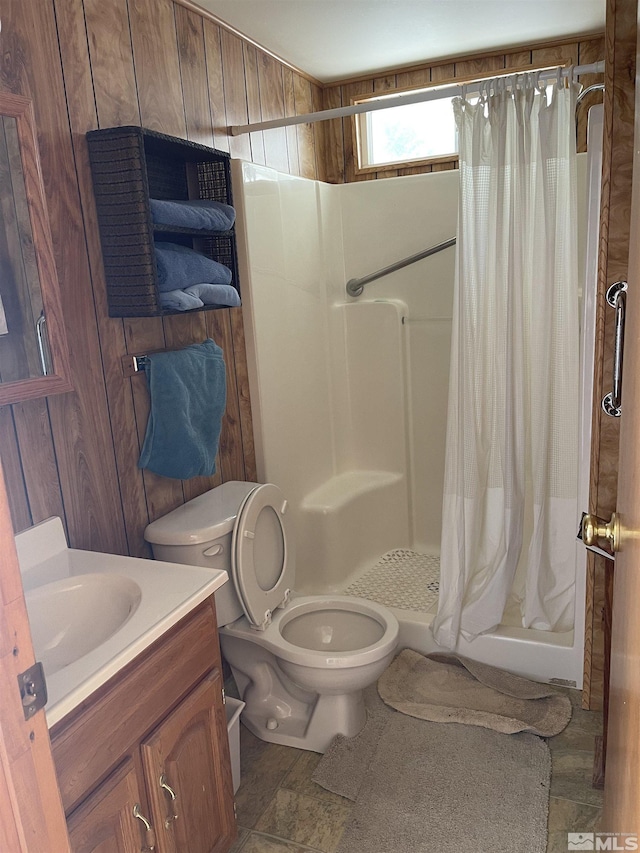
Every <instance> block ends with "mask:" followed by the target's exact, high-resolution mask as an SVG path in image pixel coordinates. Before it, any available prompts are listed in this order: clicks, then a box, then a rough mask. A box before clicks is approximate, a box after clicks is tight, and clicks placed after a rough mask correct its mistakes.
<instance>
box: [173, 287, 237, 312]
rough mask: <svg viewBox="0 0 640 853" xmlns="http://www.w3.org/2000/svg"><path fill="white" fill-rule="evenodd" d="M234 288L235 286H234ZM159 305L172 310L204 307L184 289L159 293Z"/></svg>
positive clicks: (192, 294)
mask: <svg viewBox="0 0 640 853" xmlns="http://www.w3.org/2000/svg"><path fill="white" fill-rule="evenodd" d="M229 286H230V285H223V284H210V285H209V287H229ZM234 290H235V288H234ZM159 296H160V305H162V307H163V308H169V309H171V310H172V311H193V310H194V309H195V308H204V302H203V301H202V299H199V298H198V296H197V294H195V293H187V291H186V290H168V291H167V292H166V293H160V294H159Z"/></svg>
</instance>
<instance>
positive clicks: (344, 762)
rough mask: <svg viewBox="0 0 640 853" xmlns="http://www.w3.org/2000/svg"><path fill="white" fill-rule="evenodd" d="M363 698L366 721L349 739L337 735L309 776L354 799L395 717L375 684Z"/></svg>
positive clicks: (335, 792) (365, 692)
mask: <svg viewBox="0 0 640 853" xmlns="http://www.w3.org/2000/svg"><path fill="white" fill-rule="evenodd" d="M364 698H365V705H366V706H367V722H366V723H365V726H364V728H363V729H362V731H361V732H360V733H359V734H357V735H356V736H355V737H351V738H349V737H344V736H343V735H337V737H335V738H334V739H333V740H332V741H331V745H330V746H329V749H328V750H327V751H326V752H325V754H324V755H323V756H322V761H321V762H320V764H319V765H318V766H317V767H316V769H315V772H314V774H313V776H312V777H311V778H312V780H313V781H314V782H317V784H318V785H321V786H322V787H323V788H326V789H327V791H332V792H333V793H334V794H339V795H340V796H341V797H346V798H347V799H348V800H353V801H355V800H356V799H357V797H358V792H359V791H360V787H361V785H362V782H363V780H364V778H365V777H366V774H367V769H368V767H369V765H370V763H371V760H372V758H373V755H374V753H375V751H376V749H377V748H378V743H379V741H380V738H381V737H382V733H383V731H384V730H385V728H386V726H387V723H388V722H389V720H390V719H391V718H392V717H397V716H398V714H397V712H396V711H394V710H393V708H389V707H388V706H387V705H385V704H384V702H383V701H382V699H380V697H379V696H378V691H377V689H376V685H375V684H372V685H371V687H368V688H367V689H366V690H365V691H364Z"/></svg>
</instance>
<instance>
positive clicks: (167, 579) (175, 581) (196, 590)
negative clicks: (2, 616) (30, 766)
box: [16, 518, 228, 728]
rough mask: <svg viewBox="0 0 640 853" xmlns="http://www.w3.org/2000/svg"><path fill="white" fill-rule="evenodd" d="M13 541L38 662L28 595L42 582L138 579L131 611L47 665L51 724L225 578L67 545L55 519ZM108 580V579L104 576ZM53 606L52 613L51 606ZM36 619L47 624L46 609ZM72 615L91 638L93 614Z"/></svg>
mask: <svg viewBox="0 0 640 853" xmlns="http://www.w3.org/2000/svg"><path fill="white" fill-rule="evenodd" d="M16 546H17V549H18V558H19V561H20V568H21V573H22V582H23V586H24V590H25V598H26V601H27V610H28V611H29V618H30V621H31V626H32V634H33V636H34V647H35V653H36V660H38V659H40V657H43V658H44V659H45V660H46V652H44V651H43V650H42V649H39V648H38V639H37V638H38V634H39V630H38V628H39V626H38V625H35V624H34V621H35V618H36V617H35V611H34V608H33V604H30V598H31V599H32V600H33V595H30V593H36V590H40V588H43V587H44V585H46V584H50V583H53V582H56V581H61V582H63V583H64V580H65V579H70V578H74V579H75V578H77V579H78V580H79V581H81V579H82V578H83V577H84V576H88V575H100V576H103V577H104V576H120V578H119V579H122V578H124V579H126V581H125V583H126V582H127V581H132V582H133V584H137V586H138V587H139V590H140V595H139V603H138V604H137V606H136V607H135V609H133V608H132V611H133V612H131V613H130V615H128V616H127V618H126V621H124V623H123V624H122V625H121V626H120V627H119V628H118V629H117V630H115V632H114V633H113V634H112V635H111V636H108V637H107V638H106V639H105V640H104V641H103V642H101V643H100V644H99V645H97V646H96V648H94V649H92V650H90V651H88V652H87V653H86V654H83V655H82V656H81V657H78V659H77V660H74V661H72V662H71V663H69V664H67V665H66V666H63V667H62V668H60V669H58V671H56V672H52V673H48V672H47V667H46V663H45V664H44V668H45V676H46V681H47V691H48V701H47V704H46V706H45V709H46V714H47V724H48V726H49V728H51V727H52V726H53V725H54V724H55V723H57V722H59V721H60V720H61V719H62V718H63V717H65V716H66V715H67V714H68V713H69V712H70V711H72V710H73V709H74V708H75V707H76V706H77V705H79V704H80V703H81V702H82V701H83V700H84V699H86V698H87V697H88V696H90V695H91V694H92V693H93V692H94V691H95V690H97V689H98V688H99V687H101V686H102V685H103V684H104V683H105V682H106V681H108V679H109V678H111V677H112V676H113V675H115V674H116V673H117V672H118V671H119V670H120V669H122V668H123V667H124V666H126V664H128V663H129V662H130V661H132V660H133V659H134V658H135V657H137V655H139V654H140V653H141V652H143V651H144V650H145V649H146V648H148V646H150V645H151V644H152V643H153V642H155V640H157V639H158V638H159V637H161V636H162V634H164V633H165V632H166V631H168V630H169V629H170V628H171V627H173V625H175V624H176V623H177V622H179V621H180V619H182V618H183V617H184V616H186V615H187V614H188V613H189V612H190V611H191V610H193V609H194V608H195V607H197V605H198V604H200V603H201V602H203V601H204V600H205V599H207V598H208V597H209V596H211V595H213V593H214V592H215V591H216V590H217V589H219V588H220V587H221V586H222V585H223V584H224V583H225V582H226V581H227V579H228V576H227V573H226V572H224V571H220V570H209V569H204V568H200V567H197V566H186V565H182V564H178V563H166V562H161V561H159V560H147V559H141V558H137V557H122V556H119V555H116V554H103V553H99V552H96V551H82V550H76V549H71V548H68V547H67V543H66V539H65V535H64V530H63V528H62V523H61V522H60V519H58V518H54V519H48V520H47V521H45V522H42V523H41V524H39V525H36V526H35V527H33V528H30V529H29V530H27V531H24V532H23V533H20V534H18V535H17V536H16ZM119 579H118V578H116V580H119ZM94 580H97V581H98V583H100V582H101V581H100V580H99V579H94ZM105 581H106V582H107V583H108V582H109V578H108V577H107V578H106V579H105ZM38 594H39V593H38ZM50 609H51V611H53V610H54V609H55V608H54V607H51V608H50ZM98 609H100V608H98ZM37 618H38V619H42V620H43V621H45V622H46V620H47V615H46V612H45V614H44V615H39V616H38V617H37ZM72 618H73V619H76V618H77V619H79V620H80V623H79V629H80V635H82V634H83V633H84V632H86V633H87V634H88V635H89V636H90V633H91V630H92V614H91V612H89V613H85V614H83V613H77V614H74V615H73V617H72ZM82 620H84V621H82ZM76 630H77V629H76ZM52 668H53V667H52Z"/></svg>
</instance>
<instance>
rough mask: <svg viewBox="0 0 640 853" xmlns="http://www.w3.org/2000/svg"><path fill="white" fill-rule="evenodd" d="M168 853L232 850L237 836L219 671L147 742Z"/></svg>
mask: <svg viewBox="0 0 640 853" xmlns="http://www.w3.org/2000/svg"><path fill="white" fill-rule="evenodd" d="M142 760H143V763H144V769H145V777H146V782H147V790H148V793H149V799H150V801H151V810H152V813H153V815H154V820H155V824H156V834H157V838H158V850H161V851H163V853H227V851H228V850H229V848H230V847H231V845H232V843H233V840H234V838H235V835H236V824H235V816H234V813H233V783H232V781H231V763H230V760H229V743H228V740H227V725H226V716H225V712H224V706H223V704H222V680H221V677H220V671H219V670H218V669H216V670H214V671H213V673H211V675H209V676H207V678H205V680H204V681H203V682H202V683H201V684H200V685H199V686H198V687H196V688H195V690H194V691H193V692H192V693H190V694H189V696H187V698H186V699H184V700H183V701H182V702H181V704H180V705H178V707H177V708H176V710H175V711H173V713H172V714H170V715H169V716H168V717H167V718H166V719H165V720H164V721H163V722H162V723H160V725H159V726H158V727H157V728H156V729H155V731H154V732H153V733H152V734H151V735H150V737H149V738H148V739H147V740H146V741H145V742H144V743H143V744H142Z"/></svg>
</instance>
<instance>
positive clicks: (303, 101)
mask: <svg viewBox="0 0 640 853" xmlns="http://www.w3.org/2000/svg"><path fill="white" fill-rule="evenodd" d="M0 47H1V54H2V57H3V62H2V65H1V68H0V91H4V92H13V93H18V94H22V95H25V96H27V97H30V98H32V99H33V102H34V108H35V114H36V123H37V128H38V141H39V146H40V154H41V159H42V166H43V173H44V176H45V184H46V186H45V190H46V197H47V203H48V207H49V216H50V219H51V227H52V232H53V241H54V248H55V256H56V265H57V270H58V276H59V278H60V284H61V293H62V302H63V311H64V318H65V322H66V325H67V331H68V337H69V344H70V349H71V362H72V381H73V384H74V388H75V392H74V393H72V394H65V395H60V396H58V397H50V398H49V399H47V400H36V401H31V402H28V403H22V404H18V405H14V406H11V407H3V408H2V409H0V455H1V457H2V462H3V465H4V469H5V476H6V480H7V485H8V490H9V496H10V504H11V512H12V519H13V525H14V529H15V530H16V531H18V530H21V529H24V528H25V527H28V526H29V525H31V524H33V523H36V522H38V521H41V520H42V519H44V518H47V517H48V516H51V515H59V516H61V517H62V518H63V520H64V523H65V527H66V530H67V534H68V538H69V542H70V544H71V545H72V546H74V547H76V548H87V549H90V550H95V551H111V552H115V553H124V554H127V553H129V554H134V555H141V556H148V554H149V552H148V550H147V548H146V545H145V543H144V540H143V537H142V534H143V531H144V528H145V526H146V524H147V523H148V522H149V521H150V520H153V519H154V518H157V517H158V516H159V515H161V514H163V513H166V512H167V511H169V510H170V509H172V508H174V507H175V506H177V505H179V504H181V503H182V502H184V501H185V500H186V499H189V498H191V497H193V496H195V495H197V494H200V493H201V492H202V491H204V490H206V489H208V488H210V487H211V486H212V485H215V484H217V483H219V482H221V481H226V480H229V479H251V478H254V477H255V459H254V450H253V435H252V427H251V404H250V400H249V389H248V382H247V369H246V356H245V346H244V333H243V325H242V314H241V311H240V309H231V310H223V311H209V312H200V313H197V314H190V315H187V316H182V317H181V316H177V317H168V318H165V319H156V318H151V319H131V320H116V319H111V318H109V316H108V312H107V305H106V298H105V286H104V278H103V276H104V273H103V269H102V260H101V253H100V244H99V237H98V230H97V226H96V215H95V209H94V202H93V192H92V187H91V180H90V173H89V166H88V159H87V149H86V143H85V133H86V132H87V131H88V130H92V129H94V128H98V127H112V126H117V125H123V124H134V125H142V126H145V127H148V128H152V129H154V130H159V131H162V132H163V133H168V134H171V135H174V136H179V137H183V138H186V139H191V140H194V141H197V142H201V143H204V144H206V145H213V144H215V146H216V147H218V148H220V149H223V150H230V151H231V154H232V155H233V156H236V157H243V158H245V159H253V160H255V161H256V162H259V163H265V164H267V165H269V166H273V167H275V168H277V169H280V170H283V171H286V172H291V173H294V174H300V175H303V176H305V177H309V178H316V177H323V170H322V168H321V165H322V159H323V155H322V151H321V140H320V139H318V138H317V135H316V131H315V129H314V128H313V127H308V126H301V127H299V128H298V129H296V130H293V131H287V132H285V131H269V132H265V133H256V134H253V135H252V136H251V137H250V138H249V137H239V138H237V139H230V138H229V137H228V136H227V133H226V127H227V126H228V125H229V124H231V123H233V122H239V121H247V118H248V116H249V115H251V117H255V118H263V119H267V118H272V117H275V116H278V115H282V114H283V113H284V112H285V111H287V112H299V113H306V112H311V111H312V110H314V109H318V108H319V105H320V98H321V91H320V88H319V86H318V85H316V84H315V83H314V82H312V81H310V80H309V79H308V78H306V77H304V76H302V75H301V74H298V73H296V72H294V71H293V70H292V69H290V68H289V67H287V66H286V65H284V64H282V63H279V62H278V61H276V60H275V59H273V58H272V57H271V56H269V55H268V54H267V53H263V52H262V51H261V50H259V49H257V48H256V47H255V46H253V45H251V44H250V43H248V42H245V41H244V40H242V39H240V38H238V37H237V36H235V35H233V34H232V33H230V32H229V31H227V30H226V29H224V28H222V27H219V26H218V25H216V23H215V22H213V21H212V20H210V19H209V18H207V17H205V16H202V15H200V14H199V13H198V12H197V11H195V10H194V9H193V8H190V7H189V4H188V3H185V4H181V3H174V2H172V0H37V2H36V0H5V2H3V4H2V31H1V33H0ZM207 336H210V337H213V338H214V339H215V340H216V341H217V342H218V343H219V344H220V345H221V346H222V347H223V349H224V352H225V358H226V363H227V380H228V404H227V412H226V415H225V419H224V424H223V431H222V436H221V442H220V453H219V458H218V473H217V474H216V475H215V477H212V478H197V479H193V480H190V481H188V482H180V481H176V480H169V479H166V478H162V477H158V476H156V475H154V474H152V473H149V472H146V471H145V472H141V471H140V470H139V469H138V468H137V459H138V454H139V449H140V443H141V440H142V438H143V436H144V430H145V426H146V420H147V414H148V406H149V401H148V394H147V391H146V385H145V380H144V377H142V376H135V377H133V378H131V379H125V378H124V377H123V375H122V369H121V358H122V356H123V355H125V354H127V353H144V352H145V351H148V350H157V349H165V348H176V347H180V346H184V345H186V344H189V343H193V342H199V341H201V340H203V339H204V338H205V337H207Z"/></svg>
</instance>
